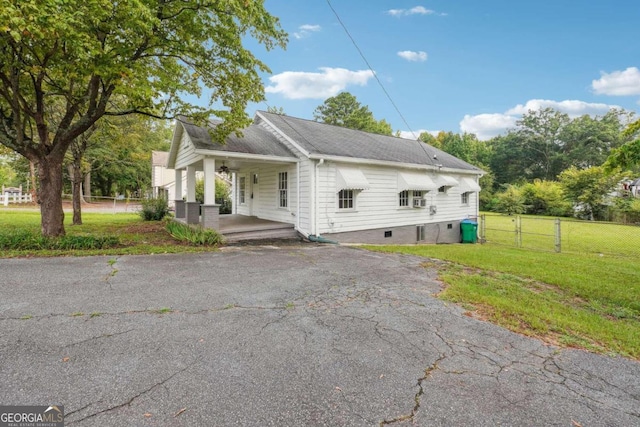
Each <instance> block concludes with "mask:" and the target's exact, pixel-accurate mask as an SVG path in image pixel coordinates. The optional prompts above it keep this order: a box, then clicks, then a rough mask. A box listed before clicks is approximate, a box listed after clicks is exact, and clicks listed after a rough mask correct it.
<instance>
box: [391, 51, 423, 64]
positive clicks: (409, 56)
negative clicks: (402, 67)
mask: <svg viewBox="0 0 640 427" xmlns="http://www.w3.org/2000/svg"><path fill="white" fill-rule="evenodd" d="M398 56H399V57H400V58H402V59H406V60H407V61H413V62H424V61H426V60H427V52H423V51H420V52H414V51H412V50H403V51H400V52H398Z"/></svg>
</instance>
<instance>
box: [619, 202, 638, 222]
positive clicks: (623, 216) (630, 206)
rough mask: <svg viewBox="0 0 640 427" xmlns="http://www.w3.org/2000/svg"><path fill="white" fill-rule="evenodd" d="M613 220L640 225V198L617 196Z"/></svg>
mask: <svg viewBox="0 0 640 427" xmlns="http://www.w3.org/2000/svg"><path fill="white" fill-rule="evenodd" d="M613 221H615V222H619V223H623V224H639V225H640V198H636V197H617V198H616V199H615V202H614V210H613Z"/></svg>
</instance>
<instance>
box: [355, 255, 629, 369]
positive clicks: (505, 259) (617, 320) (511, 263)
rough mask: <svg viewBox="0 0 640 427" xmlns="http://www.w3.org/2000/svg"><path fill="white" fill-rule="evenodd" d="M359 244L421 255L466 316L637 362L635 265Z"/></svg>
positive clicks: (590, 257) (595, 257) (614, 259)
mask: <svg viewBox="0 0 640 427" xmlns="http://www.w3.org/2000/svg"><path fill="white" fill-rule="evenodd" d="M365 247H366V248H367V249H370V250H373V251H382V252H400V253H405V254H412V255H418V256H422V257H425V267H435V268H437V269H439V277H440V279H441V280H442V281H443V282H444V285H445V286H444V289H443V291H442V292H441V293H440V294H439V298H441V299H444V300H447V301H452V302H455V303H458V304H461V305H462V306H463V307H464V308H465V309H467V310H468V311H469V314H470V315H474V316H477V317H481V318H484V319H486V320H489V321H491V322H494V323H497V324H499V325H502V326H504V327H506V328H509V329H511V330H513V331H516V332H519V333H522V334H525V335H530V336H535V337H539V338H542V339H544V340H546V341H548V342H551V343H554V344H558V345H562V346H571V347H579V348H585V349H588V350H591V351H596V352H600V353H608V354H620V355H623V356H626V357H630V358H633V359H636V360H640V264H638V263H637V262H630V261H629V259H624V258H619V257H610V256H606V255H605V256H600V255H588V254H566V253H560V254H557V253H548V252H536V251H530V250H525V249H518V248H509V247H505V246H499V245H494V244H485V245H422V246H365ZM436 260H446V261H449V262H446V263H442V262H438V261H436Z"/></svg>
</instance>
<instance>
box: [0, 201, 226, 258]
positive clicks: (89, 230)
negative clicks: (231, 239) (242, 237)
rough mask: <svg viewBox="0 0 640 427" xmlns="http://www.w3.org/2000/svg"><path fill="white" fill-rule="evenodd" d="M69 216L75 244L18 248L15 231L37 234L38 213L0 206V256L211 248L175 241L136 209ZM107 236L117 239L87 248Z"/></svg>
mask: <svg viewBox="0 0 640 427" xmlns="http://www.w3.org/2000/svg"><path fill="white" fill-rule="evenodd" d="M71 220H72V215H71V214H70V213H67V214H65V229H66V232H67V236H66V237H65V240H66V241H70V242H72V243H74V242H76V243H77V242H80V243H79V244H78V245H77V247H78V248H75V249H74V248H73V246H69V245H68V246H65V247H63V248H58V249H56V248H52V247H46V246H43V245H41V246H39V247H38V248H33V247H31V248H25V249H19V247H20V246H19V245H18V244H16V243H15V240H16V237H15V236H16V235H17V234H23V235H24V236H34V235H35V236H37V235H39V233H40V213H39V212H38V211H36V210H33V211H22V210H12V209H0V257H1V258H8V257H23V256H68V255H73V256H83V255H138V254H160V253H181V252H204V251H211V250H215V248H214V247H211V246H192V245H187V244H183V243H181V242H178V241H176V240H175V239H174V238H173V237H171V235H170V234H169V233H168V232H167V231H166V229H165V225H166V223H165V222H164V221H143V220H142V218H140V216H139V215H138V214H136V213H117V214H113V213H83V214H82V220H83V225H71ZM111 238H115V239H117V241H118V244H117V245H116V246H115V247H113V246H112V247H109V248H103V249H99V248H89V247H90V245H88V244H87V243H86V242H87V241H89V242H91V241H94V240H96V239H97V240H98V241H101V240H110V239H111ZM3 239H9V240H10V241H11V243H12V246H2V244H1V242H2V241H3ZM6 247H11V248H12V249H6ZM15 248H18V249H15Z"/></svg>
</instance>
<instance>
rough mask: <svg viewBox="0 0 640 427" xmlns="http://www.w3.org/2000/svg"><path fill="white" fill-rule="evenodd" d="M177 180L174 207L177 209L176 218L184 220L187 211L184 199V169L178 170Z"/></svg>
mask: <svg viewBox="0 0 640 427" xmlns="http://www.w3.org/2000/svg"><path fill="white" fill-rule="evenodd" d="M175 172H176V180H175V190H176V193H175V196H174V197H175V200H174V201H173V202H174V206H175V208H176V218H184V217H185V210H184V200H183V199H182V169H176V171H175Z"/></svg>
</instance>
